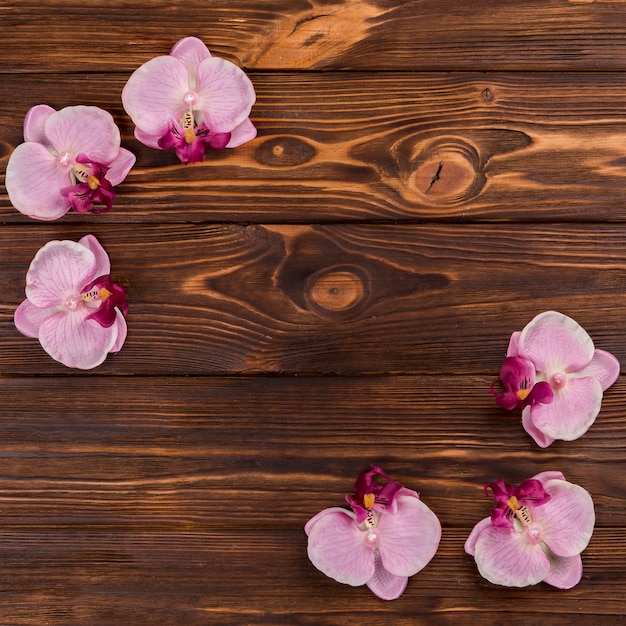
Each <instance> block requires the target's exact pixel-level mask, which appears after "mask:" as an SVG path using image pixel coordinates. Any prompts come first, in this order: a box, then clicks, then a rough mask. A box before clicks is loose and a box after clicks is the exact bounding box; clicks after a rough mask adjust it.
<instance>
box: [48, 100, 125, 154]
mask: <svg viewBox="0 0 626 626" xmlns="http://www.w3.org/2000/svg"><path fill="white" fill-rule="evenodd" d="M45 133H46V137H47V138H48V140H49V141H50V143H51V144H52V145H53V146H54V148H55V149H56V150H57V152H59V154H63V153H65V152H67V153H68V154H69V155H70V158H71V159H75V158H76V156H77V155H78V154H81V153H84V154H86V155H87V156H88V157H89V158H90V159H91V160H92V161H96V162H98V163H103V164H107V165H108V164H109V163H111V161H113V159H114V158H115V157H116V156H117V154H118V152H119V149H120V131H119V129H118V127H117V126H116V124H115V122H114V120H113V117H112V116H111V114H110V113H109V112H108V111H105V110H104V109H101V108H99V107H94V106H71V107H65V108H64V109H61V110H60V111H57V112H56V113H53V114H52V115H51V116H50V117H49V118H48V119H47V121H46V128H45Z"/></svg>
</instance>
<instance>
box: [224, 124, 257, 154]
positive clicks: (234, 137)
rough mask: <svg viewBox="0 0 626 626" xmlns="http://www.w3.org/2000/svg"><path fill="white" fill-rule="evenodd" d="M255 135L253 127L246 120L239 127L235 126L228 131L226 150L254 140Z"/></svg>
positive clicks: (255, 131)
mask: <svg viewBox="0 0 626 626" xmlns="http://www.w3.org/2000/svg"><path fill="white" fill-rule="evenodd" d="M256 135H257V130H256V127H255V125H254V124H253V123H252V122H251V121H250V118H249V117H248V118H246V119H245V120H244V121H243V122H241V124H239V126H236V127H235V128H233V129H232V130H231V131H230V141H229V142H228V143H227V144H226V147H227V148H236V147H237V146H240V145H241V144H243V143H246V142H247V141H250V140H251V139H254V138H255V137H256Z"/></svg>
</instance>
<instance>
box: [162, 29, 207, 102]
mask: <svg viewBox="0 0 626 626" xmlns="http://www.w3.org/2000/svg"><path fill="white" fill-rule="evenodd" d="M170 55H171V56H173V57H175V58H177V59H178V60H179V61H181V63H182V64H183V65H184V66H185V68H186V69H187V74H188V81H189V89H190V90H193V89H195V86H196V71H197V69H198V65H200V63H202V61H204V59H208V58H209V57H210V56H211V53H210V52H209V49H208V48H207V47H206V45H205V44H204V42H203V41H201V40H200V39H198V38H197V37H185V38H184V39H181V40H180V41H178V42H176V43H175V44H174V46H173V47H172V49H171V50H170Z"/></svg>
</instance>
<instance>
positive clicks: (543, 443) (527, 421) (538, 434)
mask: <svg viewBox="0 0 626 626" xmlns="http://www.w3.org/2000/svg"><path fill="white" fill-rule="evenodd" d="M531 410H532V409H531V407H526V408H525V409H524V410H523V411H522V426H523V427H524V430H525V431H526V432H527V433H528V434H529V435H530V436H531V437H532V438H533V439H534V440H535V443H536V444H537V445H538V446H539V447H540V448H547V447H548V446H551V445H552V444H553V443H554V441H555V439H554V437H549V436H548V435H546V434H545V433H544V432H542V431H541V430H539V429H538V428H537V427H536V426H535V425H534V424H533V421H532V418H531Z"/></svg>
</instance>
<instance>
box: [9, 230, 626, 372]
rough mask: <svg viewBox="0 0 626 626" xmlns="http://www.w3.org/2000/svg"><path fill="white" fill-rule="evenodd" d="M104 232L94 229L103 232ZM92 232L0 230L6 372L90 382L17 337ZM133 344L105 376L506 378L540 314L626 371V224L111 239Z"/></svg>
mask: <svg viewBox="0 0 626 626" xmlns="http://www.w3.org/2000/svg"><path fill="white" fill-rule="evenodd" d="M89 230H91V229H89ZM86 232H89V231H86V230H85V229H83V228H79V227H76V226H63V225H46V224H38V226H37V228H36V229H34V228H33V229H31V228H22V227H19V226H17V225H16V226H14V227H5V228H4V229H3V230H2V232H0V249H1V250H3V256H2V258H1V259H0V274H1V275H2V276H3V285H4V287H3V292H2V303H3V304H2V306H1V308H0V341H2V344H3V350H2V352H1V353H0V373H2V374H18V373H22V374H29V375H33V374H35V373H40V374H46V373H49V374H52V373H54V374H59V375H65V374H79V375H81V373H80V372H75V371H73V370H68V369H67V368H65V367H63V366H61V365H59V364H57V363H55V362H53V361H52V360H51V359H50V358H49V357H48V356H47V355H45V353H44V352H43V351H42V349H41V347H40V346H39V344H38V342H37V341H35V340H31V339H27V338H25V337H23V336H22V335H20V334H19V333H18V332H17V330H16V329H15V327H14V324H13V313H14V310H15V308H16V307H17V306H18V304H19V303H20V302H21V300H22V299H23V298H24V291H23V290H24V284H25V277H26V272H27V269H28V266H29V264H30V262H31V260H32V258H33V256H34V255H35V253H36V251H37V250H38V249H39V248H40V247H41V246H43V245H44V244H45V243H46V242H47V241H48V240H50V239H64V238H69V239H74V240H77V239H79V238H80V237H81V236H83V235H84V234H86ZM92 232H94V234H95V235H96V236H98V237H99V238H100V240H101V242H102V244H103V245H104V247H105V248H106V249H107V251H108V252H109V255H110V257H111V260H112V268H113V270H112V272H113V279H114V280H115V281H117V282H118V283H120V284H122V285H123V286H125V287H126V288H127V296H128V300H129V303H130V312H129V315H128V325H129V336H128V339H127V342H126V344H125V346H124V348H123V350H122V351H121V352H120V353H119V354H117V355H115V356H112V357H109V358H108V359H107V361H106V362H105V364H104V365H102V366H101V367H100V368H99V369H98V370H97V371H96V372H94V373H96V374H97V373H105V374H106V373H109V374H110V373H115V374H141V375H146V374H164V375H167V374H171V375H189V374H224V373H237V374H239V373H248V374H250V373H289V374H292V373H323V374H329V373H398V372H408V373H426V374H428V373H431V374H432V373H455V374H461V373H466V374H476V373H481V374H485V373H491V375H495V374H496V373H497V372H498V370H499V367H500V365H501V362H502V358H503V356H504V354H505V351H506V347H507V345H508V340H509V337H510V334H511V333H512V332H513V331H515V330H521V328H522V327H523V326H524V325H525V324H526V323H527V322H529V321H530V320H531V318H532V317H533V316H534V315H536V314H537V313H539V312H541V311H544V310H548V309H556V310H560V311H562V312H563V313H565V314H568V315H570V316H572V317H573V318H574V319H576V320H577V321H578V322H579V323H580V324H581V325H582V326H583V327H585V328H586V329H587V331H588V332H589V333H590V335H591V336H592V337H593V339H594V341H595V343H596V345H597V346H598V347H601V348H604V349H606V350H609V351H611V352H613V353H614V354H615V355H616V356H617V357H618V358H619V359H620V360H621V361H622V362H626V348H625V346H624V345H623V344H622V343H621V342H620V341H619V337H621V336H624V335H625V334H626V321H625V320H626V314H625V311H624V306H625V305H624V303H623V301H622V299H621V298H619V294H621V290H622V289H623V285H624V271H625V269H624V268H625V263H626V259H625V255H626V235H625V234H624V229H623V227H622V226H621V225H595V226H594V227H593V229H590V228H588V227H586V226H584V225H583V226H575V225H546V226H540V225H537V226H529V225H514V226H507V225H491V226H486V225H436V224H435V225H407V224H405V225H386V226H383V225H375V224H373V225H358V224H356V225H334V226H330V225H329V226H300V227H297V226H285V225H282V226H279V225H265V226H260V225H252V226H241V225H234V224H230V225H229V224H226V225H182V224H180V225H158V226H157V225H145V226H136V227H134V228H132V229H129V228H127V227H125V226H121V225H106V226H105V225H103V226H102V227H101V228H100V227H99V228H97V229H95V230H94V231H92Z"/></svg>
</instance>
